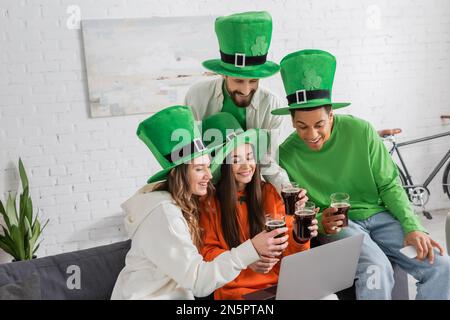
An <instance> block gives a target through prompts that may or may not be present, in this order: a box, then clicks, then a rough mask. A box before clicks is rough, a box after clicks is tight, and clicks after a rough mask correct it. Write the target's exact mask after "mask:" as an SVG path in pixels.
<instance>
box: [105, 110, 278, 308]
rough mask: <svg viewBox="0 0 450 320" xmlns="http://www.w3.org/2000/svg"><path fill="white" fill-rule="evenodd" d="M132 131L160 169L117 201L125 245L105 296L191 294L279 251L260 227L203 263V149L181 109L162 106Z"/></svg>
mask: <svg viewBox="0 0 450 320" xmlns="http://www.w3.org/2000/svg"><path fill="white" fill-rule="evenodd" d="M137 135H138V136H139V138H140V139H141V140H142V141H143V142H144V143H145V144H146V145H147V147H148V148H149V149H150V151H151V152H152V153H153V155H154V156H155V158H156V160H157V161H158V162H159V163H160V164H161V166H162V167H163V170H161V171H159V172H157V173H156V174H154V175H153V176H152V177H150V179H149V180H148V182H149V183H154V182H159V183H157V184H156V186H155V187H152V188H149V187H146V188H144V189H143V190H141V191H139V192H138V193H137V194H136V195H134V196H133V197H132V198H130V199H129V200H127V201H126V202H125V203H123V205H122V208H123V209H124V211H125V212H126V218H125V229H126V231H127V232H128V235H129V237H130V238H131V239H132V243H131V249H130V251H129V252H128V254H127V257H126V260H125V267H124V269H123V270H122V271H121V272H120V274H119V277H118V279H117V281H116V284H115V286H114V290H113V293H112V299H194V296H198V297H202V296H207V295H209V294H210V293H212V292H213V291H214V290H215V289H217V288H219V287H221V286H222V285H224V284H226V283H227V282H229V281H231V280H233V279H234V278H235V277H236V276H237V275H238V274H239V272H240V271H241V270H243V269H245V268H247V266H248V265H250V264H252V263H254V262H255V261H257V260H258V259H259V257H260V255H274V256H276V255H277V254H278V253H279V252H280V251H281V250H283V249H284V247H285V245H284V244H283V243H284V242H285V241H286V240H287V236H285V237H283V238H280V239H274V237H275V236H277V235H279V234H281V233H283V232H286V231H287V229H286V228H285V230H281V231H279V230H274V231H272V232H261V233H258V234H257V235H255V236H254V237H253V238H252V239H251V240H248V241H246V242H244V243H243V244H241V245H239V246H236V247H235V248H232V249H231V250H229V251H227V252H224V254H223V255H221V256H220V257H217V259H215V260H214V261H211V262H208V263H207V262H205V261H203V257H202V256H201V255H200V253H199V251H198V248H199V247H200V246H201V244H202V234H201V230H200V228H199V222H198V215H199V213H198V203H199V199H200V197H202V196H206V195H207V193H208V191H209V190H211V187H212V186H211V184H210V179H211V172H210V169H209V166H210V157H209V154H210V153H211V152H212V151H213V149H211V148H205V146H204V144H203V141H202V140H201V136H200V134H199V131H198V128H197V127H196V125H195V121H194V117H193V115H192V112H191V110H190V108H189V107H186V106H173V107H169V108H166V109H164V110H162V111H160V112H158V113H156V114H154V115H153V116H151V117H150V118H148V119H147V120H145V121H143V122H141V123H140V124H139V127H138V130H137Z"/></svg>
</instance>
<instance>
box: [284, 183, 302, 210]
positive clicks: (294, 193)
mask: <svg viewBox="0 0 450 320" xmlns="http://www.w3.org/2000/svg"><path fill="white" fill-rule="evenodd" d="M299 193H300V187H299V186H298V184H296V183H295V182H290V183H283V184H282V185H281V196H282V198H283V201H284V207H285V208H286V209H285V210H286V214H287V215H294V213H295V204H296V203H297V201H298V194H299Z"/></svg>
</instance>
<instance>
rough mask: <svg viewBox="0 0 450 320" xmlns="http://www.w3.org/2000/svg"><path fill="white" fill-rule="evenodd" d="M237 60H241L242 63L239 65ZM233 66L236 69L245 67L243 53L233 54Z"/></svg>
mask: <svg viewBox="0 0 450 320" xmlns="http://www.w3.org/2000/svg"><path fill="white" fill-rule="evenodd" d="M239 58H241V59H242V63H239ZM234 66H235V67H238V68H244V67H245V53H235V54H234Z"/></svg>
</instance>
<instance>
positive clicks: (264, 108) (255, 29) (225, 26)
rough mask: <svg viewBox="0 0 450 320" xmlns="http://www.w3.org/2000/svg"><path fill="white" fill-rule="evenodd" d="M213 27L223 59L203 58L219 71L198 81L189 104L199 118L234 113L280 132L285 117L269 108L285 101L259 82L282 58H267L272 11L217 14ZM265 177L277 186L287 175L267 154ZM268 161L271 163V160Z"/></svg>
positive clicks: (248, 124) (246, 125) (245, 122)
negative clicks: (277, 59)
mask: <svg viewBox="0 0 450 320" xmlns="http://www.w3.org/2000/svg"><path fill="white" fill-rule="evenodd" d="M215 32H216V35H217V38H218V42H219V47H220V59H212V60H207V61H204V62H203V66H204V67H205V68H206V69H208V70H211V71H213V72H215V73H217V74H219V75H220V76H219V77H217V78H215V79H212V80H207V81H202V82H199V83H196V84H194V85H193V86H192V87H191V88H190V89H189V91H188V92H187V94H186V98H185V104H186V105H188V106H191V107H192V111H193V113H194V115H195V118H196V119H197V120H199V121H201V120H203V119H204V118H206V117H208V116H211V115H213V114H216V113H218V112H227V113H230V114H232V115H233V116H234V117H235V118H236V119H237V120H238V122H239V124H240V125H241V127H242V128H243V129H244V130H246V129H252V128H258V129H266V130H269V131H273V133H272V132H271V135H272V140H273V141H275V140H274V139H275V135H278V134H279V132H278V129H279V128H280V125H281V122H282V117H279V116H275V115H272V114H271V111H272V110H274V109H276V108H280V107H282V106H283V102H282V101H281V100H280V99H279V98H278V97H277V96H276V95H275V94H273V93H272V92H271V91H269V90H267V89H266V88H263V87H261V86H260V85H259V79H261V78H266V77H270V76H272V75H274V74H276V73H277V72H278V71H279V69H280V68H279V66H278V64H276V63H274V62H272V61H268V60H267V54H268V51H269V46H270V42H271V39H272V17H271V16H270V14H269V13H268V12H264V11H263V12H244V13H237V14H232V15H229V16H224V17H219V18H217V19H216V22H215ZM264 162H265V163H267V164H266V166H264V167H263V174H264V177H265V178H266V179H267V180H269V181H270V182H271V183H272V184H274V185H275V186H276V187H277V188H278V189H280V186H281V184H282V183H283V182H286V181H288V177H287V175H286V173H285V172H284V171H283V170H282V169H281V168H280V167H279V166H278V165H277V163H276V162H275V161H273V160H270V159H265V160H264ZM269 164H270V165H269Z"/></svg>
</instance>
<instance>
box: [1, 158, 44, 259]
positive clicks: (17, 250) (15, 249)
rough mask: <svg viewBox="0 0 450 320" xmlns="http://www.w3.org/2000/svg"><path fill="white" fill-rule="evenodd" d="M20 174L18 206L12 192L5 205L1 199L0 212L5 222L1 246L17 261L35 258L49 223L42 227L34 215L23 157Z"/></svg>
mask: <svg viewBox="0 0 450 320" xmlns="http://www.w3.org/2000/svg"><path fill="white" fill-rule="evenodd" d="M19 175H20V180H21V182H22V193H21V194H20V199H19V202H18V205H19V206H18V208H17V201H16V195H15V196H14V197H12V196H11V193H10V194H9V196H8V199H7V200H6V203H5V206H4V205H3V203H2V202H1V200H0V213H1V215H2V216H3V220H4V223H5V225H2V226H1V227H2V229H3V235H2V234H1V233H0V248H1V249H3V250H4V251H5V252H6V253H8V254H10V255H11V256H13V257H14V259H15V260H16V261H19V260H31V259H32V258H33V255H34V253H35V252H36V250H37V249H38V248H39V244H40V243H39V244H38V243H37V240H38V238H39V236H40V235H41V233H42V231H43V230H44V228H45V226H46V225H47V223H48V220H47V221H46V222H45V224H44V226H43V227H41V224H40V222H39V220H38V217H37V214H36V216H34V215H33V203H32V202H31V197H30V194H29V186H28V178H27V174H26V172H25V168H24V166H23V163H22V160H21V159H19Z"/></svg>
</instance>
